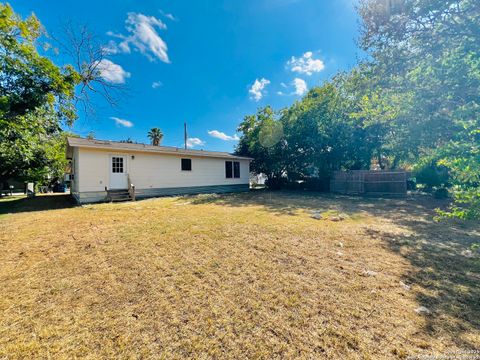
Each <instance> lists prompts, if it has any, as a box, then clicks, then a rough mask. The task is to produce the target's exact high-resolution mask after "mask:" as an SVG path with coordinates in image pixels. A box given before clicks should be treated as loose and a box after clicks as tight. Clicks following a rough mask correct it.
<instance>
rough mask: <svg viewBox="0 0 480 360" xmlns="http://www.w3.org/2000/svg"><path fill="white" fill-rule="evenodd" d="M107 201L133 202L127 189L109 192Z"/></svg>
mask: <svg viewBox="0 0 480 360" xmlns="http://www.w3.org/2000/svg"><path fill="white" fill-rule="evenodd" d="M106 200H107V201H111V202H117V201H131V200H132V197H131V196H130V193H129V192H128V190H127V189H125V190H124V189H119V190H107V199H106Z"/></svg>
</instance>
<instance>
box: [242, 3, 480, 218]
mask: <svg viewBox="0 0 480 360" xmlns="http://www.w3.org/2000/svg"><path fill="white" fill-rule="evenodd" d="M358 12H359V15H360V17H361V36H360V38H359V44H360V46H361V48H362V49H363V50H364V51H365V52H366V53H367V54H368V58H367V60H365V61H362V62H361V63H360V64H358V65H357V66H356V67H355V68H354V69H353V70H352V71H350V72H348V73H341V74H337V75H336V76H335V77H334V78H332V79H331V80H329V81H327V82H325V83H324V84H323V85H321V86H319V87H317V88H314V89H312V90H310V92H309V93H308V94H307V95H306V96H305V97H304V98H303V99H302V100H300V101H297V102H296V103H294V104H293V105H292V106H290V107H288V108H286V109H282V110H280V111H277V112H276V111H274V110H273V109H272V108H270V107H266V108H263V109H259V111H258V112H257V114H255V115H248V116H246V117H245V119H244V121H243V122H242V124H241V125H240V127H239V129H238V130H239V131H240V132H241V133H242V137H241V139H240V143H239V145H238V147H237V152H239V153H241V154H244V155H250V156H252V157H254V158H256V160H255V161H254V163H253V164H252V169H253V170H254V171H256V172H263V173H265V174H267V175H268V176H269V177H270V178H271V179H272V178H276V179H277V181H276V183H279V182H280V183H281V182H282V181H293V180H296V179H306V178H308V177H312V176H314V177H315V176H316V177H321V176H327V177H328V176H329V175H330V173H331V171H333V170H337V169H371V168H379V169H387V168H393V169H395V168H398V167H404V168H409V169H423V170H422V171H423V173H424V174H425V173H426V171H429V170H428V169H425V166H429V167H430V168H432V169H433V170H434V171H435V172H437V173H438V171H440V170H442V169H443V170H442V171H444V172H443V173H444V174H447V175H448V180H441V181H440V180H438V179H437V180H438V181H440V182H438V181H437V180H435V181H437V182H438V184H437V183H435V184H436V185H435V186H441V187H444V186H450V185H451V186H452V191H453V194H454V198H455V200H456V202H455V203H454V205H453V206H452V208H451V211H450V212H444V213H443V214H444V215H446V216H459V217H463V218H479V217H480V190H479V186H480V116H479V114H480V113H479V110H480V103H479V99H480V98H479V96H478V94H479V93H480V60H479V59H480V30H479V29H480V3H479V2H478V1H476V0H392V1H384V0H362V1H361V2H360V4H359V5H358ZM272 124H273V125H272ZM276 128H278V129H281V130H282V131H281V136H280V135H278V134H280V131H279V130H275V131H274V129H276ZM262 132H263V133H267V134H270V133H272V134H273V133H275V134H277V135H276V137H273V138H275V139H276V141H275V142H274V143H272V144H270V143H265V141H263V140H262V136H261V134H262ZM277 138H278V139H277ZM433 170H432V171H433ZM280 178H281V179H283V180H282V181H280V180H278V179H280ZM428 178H429V177H425V176H424V177H423V179H428ZM419 179H422V176H421V175H420V176H419Z"/></svg>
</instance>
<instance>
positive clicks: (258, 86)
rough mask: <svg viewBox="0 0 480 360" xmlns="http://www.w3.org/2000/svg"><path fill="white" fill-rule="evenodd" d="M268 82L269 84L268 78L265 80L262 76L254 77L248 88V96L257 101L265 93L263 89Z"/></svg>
mask: <svg viewBox="0 0 480 360" xmlns="http://www.w3.org/2000/svg"><path fill="white" fill-rule="evenodd" d="M268 84H270V80H267V79H265V78H262V79H260V80H258V79H255V82H254V83H253V85H252V87H251V88H250V90H248V92H249V94H250V98H251V99H253V100H255V101H259V100H260V99H261V98H262V97H263V95H265V93H264V90H265V87H266V86H267V85H268Z"/></svg>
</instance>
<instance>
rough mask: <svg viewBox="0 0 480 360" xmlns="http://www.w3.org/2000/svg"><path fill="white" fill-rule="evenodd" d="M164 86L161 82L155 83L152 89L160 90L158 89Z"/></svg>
mask: <svg viewBox="0 0 480 360" xmlns="http://www.w3.org/2000/svg"><path fill="white" fill-rule="evenodd" d="M162 85H163V84H162V82H161V81H154V82H153V83H152V88H153V89H158V88H159V87H161V86H162Z"/></svg>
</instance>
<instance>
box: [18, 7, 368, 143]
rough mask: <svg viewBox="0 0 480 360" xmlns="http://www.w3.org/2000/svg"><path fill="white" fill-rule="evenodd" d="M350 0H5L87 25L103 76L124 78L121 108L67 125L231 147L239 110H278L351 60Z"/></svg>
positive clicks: (111, 134) (49, 20)
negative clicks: (97, 43)
mask: <svg viewBox="0 0 480 360" xmlns="http://www.w3.org/2000/svg"><path fill="white" fill-rule="evenodd" d="M353 1H354V0H210V1H208V0H202V1H197V0H190V1H186V0H176V1H173V0H170V1H168V0H161V1H160V0H157V1H154V0H142V1H138V0H137V1H134V0H115V1H113V0H109V1H104V0H102V1H98V0H97V1H92V0H83V1H78V0H76V1H71V0H61V1H60V0H49V1H44V0H31V1H10V4H11V5H12V6H13V8H14V9H15V11H17V12H19V13H20V14H22V15H23V16H26V15H28V14H30V13H31V12H34V13H35V14H36V15H37V17H38V18H39V19H40V21H41V22H42V23H43V25H44V26H45V28H46V29H47V31H48V32H49V33H52V34H54V35H55V36H56V37H60V38H61V37H62V32H61V29H62V24H64V23H65V22H66V21H69V20H71V21H73V22H74V23H75V24H86V25H87V26H88V27H89V29H90V30H91V31H92V32H94V33H95V34H97V35H98V36H99V38H100V39H101V41H102V42H104V43H105V44H108V48H109V51H110V54H109V55H108V56H107V59H108V61H106V62H105V63H104V64H103V76H104V78H105V79H106V80H108V81H111V82H115V83H123V84H124V86H125V87H126V88H127V89H128V95H127V96H124V97H123V98H122V99H121V104H120V106H119V107H118V108H111V107H110V106H109V105H107V104H106V103H105V102H102V101H101V100H100V99H97V100H96V104H97V111H96V116H95V117H94V118H92V117H89V118H86V117H84V116H81V117H80V119H79V120H78V121H77V122H76V124H75V126H74V129H73V130H74V131H75V132H77V133H79V134H80V135H82V136H86V135H87V134H88V133H89V132H90V131H93V132H94V134H95V136H96V137H97V138H99V139H110V140H122V139H126V138H128V137H131V138H132V139H133V140H136V141H139V142H148V138H147V136H146V134H147V132H148V130H149V129H150V128H152V127H160V128H161V129H162V130H163V132H164V134H165V137H164V140H163V143H162V144H163V145H169V146H182V145H183V122H184V121H186V122H187V124H188V133H189V137H190V138H191V140H190V143H191V144H190V145H191V146H193V147H194V148H197V149H200V148H203V149H209V150H222V151H232V150H233V148H234V146H235V144H236V140H235V139H236V128H237V126H238V124H239V123H240V122H241V120H242V119H243V117H244V116H245V115H247V114H252V113H254V112H255V111H256V110H257V108H258V107H260V106H264V105H267V104H270V105H272V106H273V107H274V108H276V109H280V108H282V107H285V106H288V105H290V104H291V103H293V102H294V101H295V100H298V99H300V98H301V96H302V94H304V93H305V91H306V90H307V89H310V88H311V87H313V86H315V85H318V84H321V83H322V82H323V81H325V80H326V79H329V78H330V77H331V76H332V75H334V74H335V73H336V72H338V71H341V70H348V69H350V68H351V67H352V66H354V65H355V63H356V61H357V58H358V57H359V56H360V55H359V54H360V51H359V50H358V49H357V47H356V44H355V39H356V38H357V36H358V20H357V16H356V14H355V11H354V8H353Z"/></svg>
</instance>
